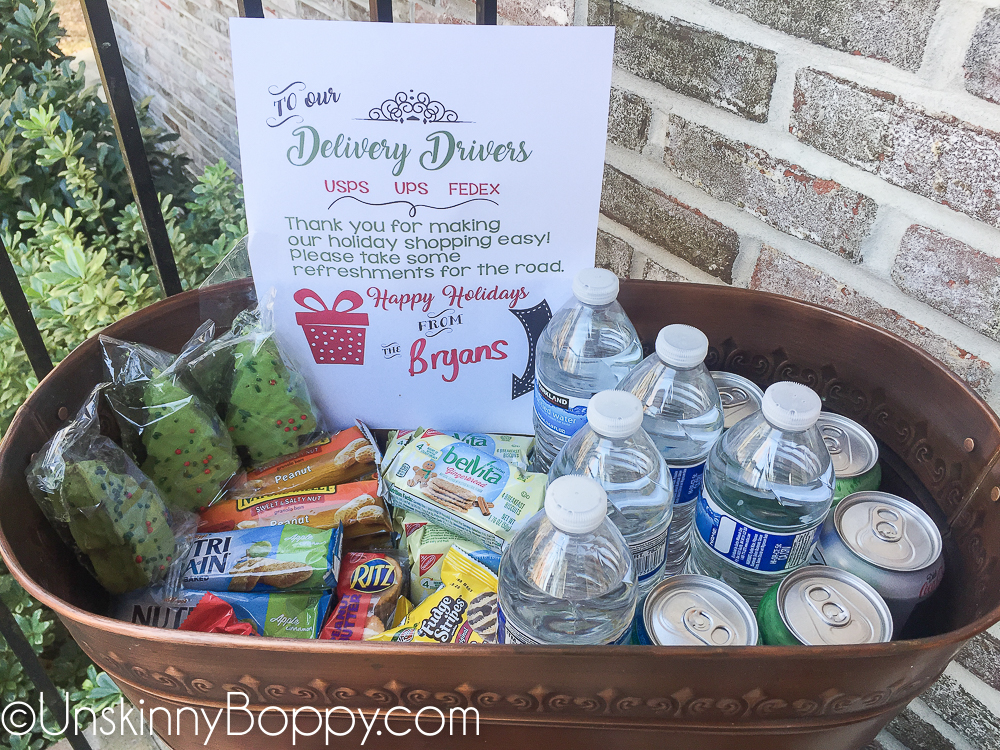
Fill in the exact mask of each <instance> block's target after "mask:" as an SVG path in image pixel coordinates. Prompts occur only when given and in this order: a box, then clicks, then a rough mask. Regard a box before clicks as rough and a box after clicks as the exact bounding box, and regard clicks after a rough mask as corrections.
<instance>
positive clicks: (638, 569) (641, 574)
mask: <svg viewBox="0 0 1000 750" xmlns="http://www.w3.org/2000/svg"><path fill="white" fill-rule="evenodd" d="M669 530H670V528H669V527H667V528H666V529H664V530H663V531H662V532H660V533H659V534H657V535H656V536H654V537H652V538H650V539H644V540H642V541H641V542H637V543H636V544H630V545H629V546H628V549H629V552H631V553H632V560H633V561H634V564H635V574H636V578H637V579H638V580H640V581H646V580H649V579H650V578H651V577H653V576H657V575H659V574H660V573H661V572H662V571H663V566H664V564H665V563H666V562H667V532H668V531H669Z"/></svg>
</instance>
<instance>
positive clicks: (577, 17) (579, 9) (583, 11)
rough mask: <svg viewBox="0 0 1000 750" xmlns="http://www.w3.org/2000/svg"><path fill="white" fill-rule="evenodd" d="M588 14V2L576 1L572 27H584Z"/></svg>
mask: <svg viewBox="0 0 1000 750" xmlns="http://www.w3.org/2000/svg"><path fill="white" fill-rule="evenodd" d="M589 14H590V0H576V5H575V6H574V8H573V25H574V26H586V25H587V16H588V15H589Z"/></svg>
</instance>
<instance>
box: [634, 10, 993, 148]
mask: <svg viewBox="0 0 1000 750" xmlns="http://www.w3.org/2000/svg"><path fill="white" fill-rule="evenodd" d="M615 1H616V2H619V1H620V0H615ZM626 4H628V5H630V6H632V7H635V8H638V9H640V10H642V11H644V12H646V13H651V14H653V15H655V16H658V17H660V18H670V17H673V18H677V19H680V20H682V21H686V22H688V23H693V24H696V25H698V26H702V27H703V28H706V29H709V30H711V31H714V32H717V33H719V34H721V35H723V36H725V37H727V38H729V39H734V40H737V41H740V42H747V43H749V44H753V45H755V46H758V47H763V48H765V49H769V50H773V51H774V52H777V53H783V52H784V53H789V54H792V55H795V56H798V57H799V58H800V59H802V60H803V61H806V62H807V64H808V65H809V66H810V67H812V68H815V69H816V70H823V71H826V72H828V73H832V74H833V75H836V76H840V77H842V78H849V79H851V80H854V81H857V82H858V83H860V84H862V85H863V86H865V87H868V88H876V89H882V90H885V89H889V90H890V91H892V92H893V93H894V94H898V95H899V96H901V97H902V98H903V99H904V100H906V101H907V102H910V103H912V104H916V105H918V106H921V107H923V108H925V109H927V110H928V111H929V112H946V113H948V114H951V115H954V116H956V117H958V118H959V119H963V120H967V121H968V122H970V123H972V124H974V125H979V126H981V127H985V128H989V129H992V130H1000V107H997V106H996V105H995V104H992V103H990V102H987V101H985V100H983V99H980V98H979V97H977V96H974V95H972V94H970V93H969V92H968V91H966V90H965V88H964V86H961V85H954V86H951V87H949V88H947V89H931V88H930V87H929V86H928V83H927V81H926V80H924V79H923V78H921V77H920V76H919V75H918V74H917V73H914V72H911V71H906V70H903V69H901V68H897V67H896V66H894V65H892V64H891V63H888V62H883V61H881V60H875V59H873V58H869V57H863V56H860V55H851V54H848V53H846V52H841V51H839V50H834V49H830V48H829V47H824V46H822V45H819V44H813V43H812V42H809V41H806V40H805V39H801V38H799V37H795V36H791V35H789V34H784V33H782V32H780V31H777V30H775V29H772V28H770V27H768V26H764V25H763V24H760V23H757V22H756V21H752V20H751V19H749V18H748V17H747V16H743V15H740V14H738V13H735V12H733V11H729V10H726V9H724V8H721V7H719V6H716V5H713V4H712V3H711V2H710V1H709V0H683V2H682V1H681V0H627V3H626ZM970 7H971V6H970ZM945 96H946V97H947V99H948V104H947V106H945V105H944V104H943V103H942V98H943V97H945Z"/></svg>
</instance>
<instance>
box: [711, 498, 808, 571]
mask: <svg viewBox="0 0 1000 750" xmlns="http://www.w3.org/2000/svg"><path fill="white" fill-rule="evenodd" d="M695 526H696V527H697V529H698V534H700V535H701V538H702V540H703V541H704V542H705V544H706V545H708V547H709V548H710V549H711V550H712V551H713V552H715V553H716V554H717V555H721V556H722V557H724V558H726V559H727V560H729V561H730V562H733V563H735V564H736V565H739V566H740V567H741V568H747V569H748V570H759V571H760V572H762V573H780V572H781V571H783V570H791V569H794V568H797V567H799V566H800V565H802V564H803V563H805V562H806V560H808V558H809V554H810V553H811V552H812V548H813V542H814V541H815V539H816V534H817V532H818V531H819V527H820V524H816V525H815V526H813V527H812V528H811V529H807V530H806V531H800V532H798V533H797V534H774V533H772V532H769V531H764V530H763V529H758V528H755V527H753V526H748V525H747V524H745V523H743V522H742V521H739V520H737V519H736V518H733V517H732V516H731V515H729V514H728V513H726V512H725V511H724V510H722V508H720V507H719V506H718V505H717V504H716V503H715V501H714V500H712V498H710V497H709V496H708V491H707V490H702V493H701V497H700V498H699V499H698V511H697V514H696V515H695Z"/></svg>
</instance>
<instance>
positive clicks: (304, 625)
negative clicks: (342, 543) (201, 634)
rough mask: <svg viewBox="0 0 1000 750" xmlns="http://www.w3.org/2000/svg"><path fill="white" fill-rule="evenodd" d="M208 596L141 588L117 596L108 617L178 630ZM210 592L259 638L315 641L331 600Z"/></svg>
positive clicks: (311, 595)
mask: <svg viewBox="0 0 1000 750" xmlns="http://www.w3.org/2000/svg"><path fill="white" fill-rule="evenodd" d="M206 593H208V592H205V591H181V592H179V593H178V594H177V596H174V597H171V598H168V599H164V598H161V597H160V596H159V595H158V594H157V593H156V592H155V590H153V589H142V590H140V591H136V592H134V593H132V594H125V595H124V596H120V597H117V598H116V599H115V600H114V601H113V602H112V605H111V609H110V611H109V613H108V615H109V617H113V618H115V619H116V620H124V621H125V622H131V623H132V624H133V625H148V626H151V627H154V628H169V629H173V630H176V629H177V628H179V627H180V626H181V624H182V623H183V622H184V621H185V620H186V619H187V617H188V615H189V614H191V612H192V611H193V610H194V608H195V607H196V606H198V603H199V602H200V601H201V600H202V599H203V598H204V596H205V594H206ZM211 593H213V594H214V595H215V596H217V597H218V598H219V599H221V600H222V601H224V602H226V604H229V605H230V606H231V607H232V608H233V612H234V613H235V615H236V618H237V619H238V620H240V621H242V622H249V623H250V624H251V625H253V629H254V632H255V633H256V634H257V635H267V636H273V637H275V638H315V637H316V636H317V634H318V632H319V629H320V623H321V622H322V621H323V617H324V616H325V615H326V611H327V610H328V609H329V607H330V600H331V594H330V592H329V591H295V592H291V593H284V592H276V593H271V594H242V593H235V592H232V591H214V592H211Z"/></svg>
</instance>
